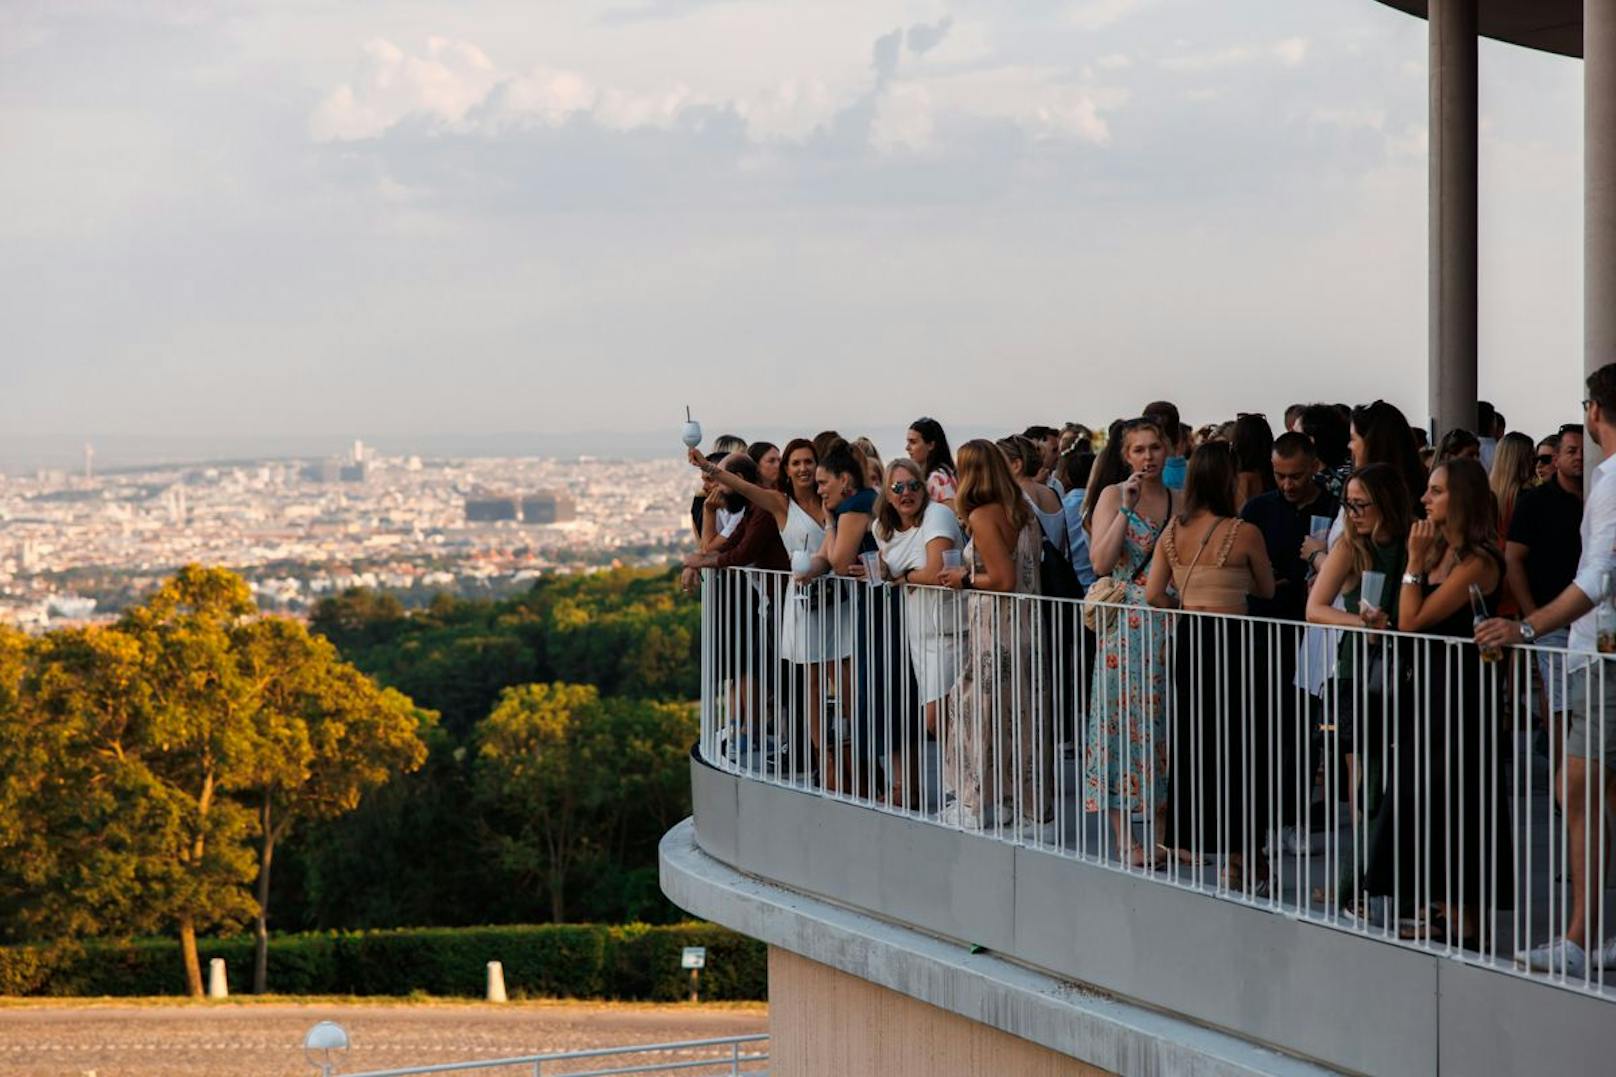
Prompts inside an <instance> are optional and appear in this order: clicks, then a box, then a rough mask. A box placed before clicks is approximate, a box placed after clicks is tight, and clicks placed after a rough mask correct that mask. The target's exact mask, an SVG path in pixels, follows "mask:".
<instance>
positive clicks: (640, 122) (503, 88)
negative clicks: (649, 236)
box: [308, 4, 1128, 152]
mask: <svg viewBox="0 0 1616 1077" xmlns="http://www.w3.org/2000/svg"><path fill="white" fill-rule="evenodd" d="M1122 6H1123V7H1126V6H1128V5H1126V4H1124V5H1122ZM952 27H953V21H952V20H951V19H948V18H944V19H942V20H940V21H939V22H937V23H935V24H930V25H928V24H924V23H921V24H916V25H913V26H910V27H908V29H907V31H905V30H904V29H902V28H896V29H894V30H893V31H892V32H891V33H888V34H883V35H881V36H880V37H878V38H877V39H876V40H875V42H874V45H873V46H872V47H871V51H870V57H871V59H870V66H869V69H868V72H867V74H866V76H865V79H864V81H863V82H861V83H850V84H844V85H841V86H835V85H833V84H832V82H831V81H830V80H829V79H825V78H789V79H785V80H783V81H781V82H780V83H778V84H776V85H772V86H760V87H758V88H757V89H756V90H755V91H752V92H749V93H745V94H742V95H730V96H723V95H719V94H715V93H709V92H705V91H703V90H702V89H700V88H699V87H693V86H690V85H687V84H685V83H683V82H675V83H671V84H668V85H664V86H658V87H652V88H630V87H624V86H614V85H602V84H598V83H597V82H596V81H595V80H593V79H591V78H590V77H589V76H588V75H586V74H584V73H582V72H579V71H574V70H567V69H561V68H546V67H537V68H532V69H529V70H526V71H508V70H504V69H502V68H500V67H499V66H498V65H497V64H496V63H495V62H494V61H493V60H492V59H490V57H489V55H488V53H486V52H485V51H484V50H483V49H482V48H481V47H479V46H478V45H475V44H472V43H470V42H466V41H458V40H452V39H449V38H445V37H431V38H429V39H428V40H427V42H426V48H425V51H424V52H423V53H422V54H419V55H416V54H412V53H410V52H408V51H406V49H405V48H403V47H401V46H400V45H398V44H396V43H394V42H393V41H390V40H386V39H376V40H373V41H370V42H368V43H367V44H366V45H365V46H364V49H363V56H364V59H363V64H364V69H363V72H362V74H361V76H360V77H359V78H358V79H356V80H355V81H353V82H345V83H343V84H341V85H339V86H337V87H336V88H335V89H333V90H331V91H330V92H329V93H328V94H327V95H326V96H325V97H324V98H323V99H322V100H321V101H320V102H319V104H318V105H317V106H316V107H315V109H314V111H313V113H312V114H311V115H310V117H309V125H308V126H309V134H310V135H311V136H312V137H313V138H314V139H315V140H316V141H318V142H358V141H365V140H371V139H377V138H381V137H383V136H385V135H386V134H387V133H388V132H389V131H391V130H393V129H394V128H395V127H398V126H399V125H401V124H404V123H408V122H419V123H425V124H428V125H431V126H435V127H438V128H441V129H445V130H450V131H458V132H461V133H471V134H481V135H486V136H497V135H499V134H501V133H504V132H508V131H510V130H512V129H519V128H522V127H526V126H533V125H541V126H549V127H559V126H562V125H564V124H567V123H570V122H574V121H577V120H587V121H588V122H590V123H593V124H595V125H597V126H599V127H601V128H603V129H605V130H609V131H632V130H639V129H661V130H668V129H672V128H673V127H675V126H676V125H677V124H679V123H680V122H681V121H682V120H683V119H685V118H686V117H687V116H688V115H689V114H690V113H691V111H692V110H695V109H705V110H718V111H728V112H731V113H733V114H734V115H735V116H738V117H739V118H740V120H741V121H742V123H743V124H744V126H745V129H746V133H747V137H748V139H750V140H751V141H752V142H754V143H757V144H760V145H767V144H771V143H780V142H788V143H790V142H795V143H801V142H803V141H805V140H807V139H808V138H810V137H811V136H813V135H814V134H815V133H816V132H819V131H822V130H824V129H826V128H827V127H828V126H829V125H830V124H831V123H832V122H833V121H834V120H835V118H836V117H837V115H838V114H839V113H841V112H843V111H844V110H847V109H850V108H854V107H860V106H861V105H871V106H873V107H872V109H871V112H872V116H873V118H872V120H871V123H870V124H869V132H868V142H869V144H870V145H871V146H872V147H874V148H876V149H878V150H883V151H893V152H895V151H899V150H922V149H926V148H928V147H930V146H931V145H933V143H934V139H935V136H936V133H937V132H938V131H939V130H941V129H943V128H944V127H945V126H946V125H947V124H948V123H949V122H950V121H953V120H967V121H969V120H975V121H997V122H1004V123H1008V124H1010V125H1013V126H1015V127H1018V128H1020V129H1021V130H1022V131H1023V132H1024V133H1025V134H1026V135H1027V136H1028V137H1030V138H1033V139H1035V140H1051V139H1058V140H1071V141H1075V142H1080V143H1087V144H1090V145H1094V146H1104V145H1106V144H1107V143H1108V142H1109V141H1110V138H1111V131H1110V127H1109V125H1108V123H1107V121H1106V118H1105V115H1104V114H1105V113H1106V112H1110V111H1114V110H1116V109H1118V108H1120V107H1121V106H1122V105H1123V103H1124V102H1125V101H1126V100H1127V93H1126V92H1125V91H1123V90H1121V89H1119V88H1116V87H1107V86H1104V85H1099V84H1096V83H1095V82H1094V69H1093V68H1086V69H1084V70H1083V71H1081V72H1079V73H1076V74H1074V73H1071V72H1067V71H1064V70H1059V69H1054V68H1033V67H1027V66H1022V65H999V66H992V65H989V66H977V67H971V66H969V65H966V66H964V67H963V69H962V68H961V67H960V66H959V65H958V64H957V61H950V59H949V58H948V55H947V54H948V51H949V50H948V45H949V42H950V38H951V35H950V30H951V29H952ZM905 44H907V55H905V48H904V46H905ZM1108 60H1109V62H1105V63H1102V64H1101V65H1100V66H1101V67H1102V68H1104V69H1106V70H1122V69H1124V68H1125V67H1126V62H1125V60H1124V61H1122V62H1118V59H1117V58H1108Z"/></svg>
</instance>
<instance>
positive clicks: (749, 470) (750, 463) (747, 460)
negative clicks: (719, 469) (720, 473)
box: [723, 453, 759, 486]
mask: <svg viewBox="0 0 1616 1077" xmlns="http://www.w3.org/2000/svg"><path fill="white" fill-rule="evenodd" d="M723 468H724V470H725V471H727V472H729V473H730V474H731V475H734V476H735V477H736V478H738V479H744V480H746V481H747V482H749V483H751V484H752V485H753V486H756V485H757V482H758V477H759V476H758V466H757V461H756V460H754V459H752V457H751V456H750V455H749V454H747V453H730V454H729V456H728V457H727V458H726V459H725V461H724V464H723Z"/></svg>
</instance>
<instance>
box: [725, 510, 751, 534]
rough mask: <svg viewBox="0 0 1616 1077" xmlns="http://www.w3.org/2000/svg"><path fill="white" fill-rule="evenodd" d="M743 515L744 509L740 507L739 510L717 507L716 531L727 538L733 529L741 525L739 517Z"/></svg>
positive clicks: (744, 513)
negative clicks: (733, 510) (732, 510)
mask: <svg viewBox="0 0 1616 1077" xmlns="http://www.w3.org/2000/svg"><path fill="white" fill-rule="evenodd" d="M745 516H746V510H745V509H741V510H740V511H739V512H731V511H729V510H728V509H719V510H718V533H719V534H720V535H722V536H723V537H724V538H729V537H730V536H731V535H733V534H734V533H735V529H736V528H737V527H739V526H740V525H741V519H742V518H743V517H745Z"/></svg>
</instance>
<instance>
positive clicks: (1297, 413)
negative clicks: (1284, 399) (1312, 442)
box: [1285, 404, 1307, 430]
mask: <svg viewBox="0 0 1616 1077" xmlns="http://www.w3.org/2000/svg"><path fill="white" fill-rule="evenodd" d="M1306 410H1307V405H1306V404H1292V405H1291V406H1290V407H1288V408H1286V409H1285V429H1286V430H1289V429H1290V428H1291V426H1292V424H1294V423H1295V422H1296V420H1297V419H1300V418H1301V417H1302V412H1304V411H1306Z"/></svg>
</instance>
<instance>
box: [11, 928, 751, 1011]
mask: <svg viewBox="0 0 1616 1077" xmlns="http://www.w3.org/2000/svg"><path fill="white" fill-rule="evenodd" d="M686 946H705V947H707V967H706V968H705V969H703V970H702V974H701V996H702V998H704V999H711V1000H725V999H764V998H767V997H768V983H769V971H768V956H767V949H766V947H765V946H764V945H763V944H762V943H761V942H758V941H756V940H755V939H749V938H747V937H745V936H744V935H737V934H735V933H734V932H731V931H727V930H725V929H724V928H721V927H716V926H714V925H711V924H698V923H687V924H670V925H657V926H652V925H648V924H625V925H605V924H537V925H518V926H510V927H466V928H409V929H399V930H392V931H340V932H339V931H333V932H323V933H310V934H305V935H277V936H272V937H271V938H270V940H269V988H270V990H271V991H273V992H274V993H275V994H277V995H395V996H396V995H409V994H413V993H417V992H419V993H423V994H428V995H441V996H446V997H454V996H462V997H472V998H481V997H482V995H483V991H484V988H485V986H486V967H487V963H488V962H489V961H499V962H502V963H503V964H504V967H505V986H506V988H507V990H509V991H510V992H511V994H512V996H513V997H524V996H525V997H529V998H533V997H550V998H609V999H636V1000H647V1001H655V1002H673V1001H677V1000H679V999H683V998H685V997H687V996H688V993H689V973H687V972H685V971H684V970H682V969H681V968H680V967H679V954H680V951H681V950H682V949H683V948H684V947H686ZM197 948H198V950H199V952H200V955H201V959H202V967H203V974H204V976H205V975H206V973H207V963H208V961H209V960H210V959H211V958H215V957H222V958H224V959H225V961H226V962H228V964H229V968H230V981H231V985H232V988H233V989H234V990H235V991H236V992H237V993H241V992H244V991H245V990H246V989H247V987H248V986H249V985H250V984H251V982H252V961H253V940H252V939H251V937H249V936H236V937H234V938H228V939H199V940H198V942H197ZM184 990H185V976H184V972H183V969H182V966H181V962H180V948H179V943H178V942H177V941H176V940H173V939H136V940H131V941H125V942H115V941H104V940H94V941H87V942H64V943H53V944H49V945H35V946H6V947H0V995H45V996H58V997H61V996H102V995H109V996H135V995H178V994H183V993H184Z"/></svg>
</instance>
